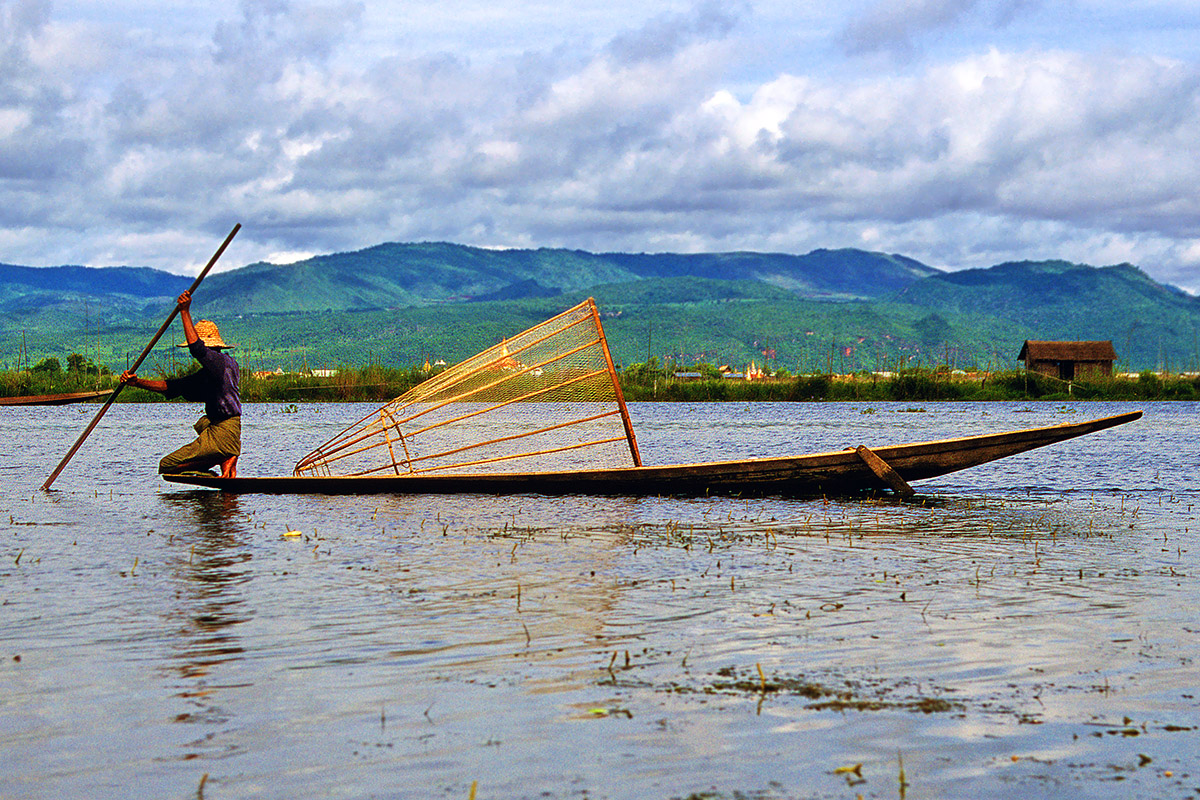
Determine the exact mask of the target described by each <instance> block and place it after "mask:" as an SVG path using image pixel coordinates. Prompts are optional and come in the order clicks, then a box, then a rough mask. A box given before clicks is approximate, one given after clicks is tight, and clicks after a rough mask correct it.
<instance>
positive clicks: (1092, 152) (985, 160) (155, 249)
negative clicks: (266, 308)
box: [0, 0, 1200, 293]
mask: <svg viewBox="0 0 1200 800" xmlns="http://www.w3.org/2000/svg"><path fill="white" fill-rule="evenodd" d="M1198 187H1200V4H1197V3H1196V2H1195V0H1063V1H1062V2H1055V1H1053V0H843V2H840V3H817V2H803V0H757V1H756V0H744V1H739V0H730V1H729V2H710V1H709V0H701V2H658V1H657V0H638V2H634V1H633V0H603V2H601V0H573V2H571V3H562V2H553V3H551V2H545V1H544V0H520V1H519V2H514V0H441V2H438V3H428V2H421V3H411V2H401V1H397V2H357V1H355V0H314V1H313V2H309V1H308V0H241V2H221V3H217V2H200V0H157V1H156V0H0V262H4V263H10V264H24V265H33V266H52V265H61V264H85V265H91V266H107V265H135V266H151V267H155V268H157V269H164V270H168V271H171V272H176V273H183V274H189V273H190V274H195V273H196V272H197V271H198V270H199V268H200V266H201V265H203V264H204V262H206V261H207V260H208V258H209V256H210V255H211V254H212V252H213V251H214V250H215V249H216V247H217V245H218V244H219V243H220V242H221V240H222V239H223V238H224V236H225V235H226V234H227V233H228V232H229V230H230V229H231V228H232V227H233V224H234V223H241V224H242V225H243V229H242V231H241V232H240V233H239V234H238V237H237V238H236V239H235V240H234V243H233V244H232V245H231V246H230V249H229V250H228V251H227V253H226V255H225V256H224V258H223V260H222V262H221V264H220V267H219V268H223V269H231V268H234V267H238V266H242V265H244V264H248V263H252V262H255V261H260V260H268V261H273V262H276V263H289V262H291V261H295V260H298V259H301V258H304V257H307V256H309V255H313V254H319V253H331V252H339V251H347V250H357V249H361V248H364V247H369V246H372V245H375V244H379V243H382V242H389V241H398V242H407V241H450V242H457V243H461V244H469V245H477V246H483V247H569V248H578V249H583V250H590V251H594V252H604V251H627V252H663V251H673V252H717V251H730V250H753V251H769V252H787V253H807V252H809V251H811V250H813V249H816V248H840V247H857V248H863V249H867V250H877V251H884V252H889V253H902V254H904V255H907V256H911V257H913V258H916V259H918V260H920V261H922V262H924V263H926V264H929V265H931V266H934V267H938V268H941V269H950V270H956V269H963V268H969V267H986V266H991V265H993V264H997V263H1001V262H1004V261H1009V260H1023V259H1048V258H1061V259H1066V260H1070V261H1076V262H1081V263H1088V264H1093V265H1097V266H1100V265H1108V264H1116V263H1122V262H1131V263H1133V264H1136V265H1138V266H1139V267H1141V268H1142V269H1144V270H1145V271H1146V272H1147V273H1149V274H1150V275H1151V276H1152V277H1154V278H1155V279H1157V280H1160V281H1163V282H1166V283H1171V284H1174V285H1176V286H1180V287H1182V288H1185V289H1187V290H1189V291H1191V292H1193V293H1200V191H1198Z"/></svg>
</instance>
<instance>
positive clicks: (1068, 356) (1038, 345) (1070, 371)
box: [1017, 339, 1117, 381]
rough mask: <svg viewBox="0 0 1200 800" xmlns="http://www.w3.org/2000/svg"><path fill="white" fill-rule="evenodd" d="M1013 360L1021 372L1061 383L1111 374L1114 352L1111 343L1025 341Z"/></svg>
mask: <svg viewBox="0 0 1200 800" xmlns="http://www.w3.org/2000/svg"><path fill="white" fill-rule="evenodd" d="M1017 358H1018V359H1019V360H1021V361H1024V362H1025V369H1027V370H1030V371H1031V372H1040V373H1042V374H1043V375H1049V376H1050V377H1052V378H1060V379H1061V380H1064V381H1070V380H1075V379H1076V378H1082V377H1086V376H1098V375H1112V374H1113V362H1114V361H1116V360H1117V351H1116V350H1114V349H1113V343H1112V342H1111V341H1103V342H1041V341H1034V340H1033V339H1026V340H1025V344H1023V345H1021V352H1020V353H1019V354H1018V355H1017Z"/></svg>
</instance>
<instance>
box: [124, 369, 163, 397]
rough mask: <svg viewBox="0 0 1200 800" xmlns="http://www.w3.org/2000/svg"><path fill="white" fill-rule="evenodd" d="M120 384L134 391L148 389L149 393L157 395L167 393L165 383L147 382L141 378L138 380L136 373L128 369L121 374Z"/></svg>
mask: <svg viewBox="0 0 1200 800" xmlns="http://www.w3.org/2000/svg"><path fill="white" fill-rule="evenodd" d="M121 383H124V384H127V385H129V386H132V387H133V388H135V389H149V390H150V391H152V392H158V393H159V394H166V393H167V382H166V381H148V380H145V379H143V378H139V377H138V376H137V373H136V372H134V371H133V370H129V369H127V370H125V371H124V372H122V373H121Z"/></svg>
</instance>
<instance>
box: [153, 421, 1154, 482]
mask: <svg viewBox="0 0 1200 800" xmlns="http://www.w3.org/2000/svg"><path fill="white" fill-rule="evenodd" d="M1141 416H1142V412H1140V411H1135V412H1131V413H1128V414H1119V415H1117V416H1112V417H1103V418H1101V419H1095V420H1090V421H1088V422H1079V423H1069V424H1066V425H1054V426H1051V427H1046V428H1031V429H1028V430H1020V431H1008V432H1004V433H993V434H984V435H981V436H967V437H962V438H956V439H941V440H938V441H931V442H917V443H913V444H899V445H889V446H886V447H879V448H876V449H874V450H873V452H874V453H875V454H876V455H877V456H879V457H880V458H881V459H883V460H884V461H885V462H886V463H887V464H888V465H890V466H891V468H892V469H894V470H895V471H896V473H898V474H899V475H900V477H901V478H902V479H903V480H905V481H909V482H911V481H917V480H923V479H927V478H935V477H938V476H940V475H946V474H948V473H951V472H957V471H959V470H962V469H967V468H969V467H974V466H978V465H980V464H985V463H987V462H989V461H995V460H996V459H998V458H1004V457H1005V456H1010V455H1015V454H1017V453H1023V452H1026V451H1028V450H1033V449H1035V448H1038V447H1045V446H1046V445H1050V444H1054V443H1056V442H1061V441H1064V440H1067V439H1073V438H1075V437H1078V436H1084V435H1086V434H1089V433H1095V432H1096V431H1101V430H1105V429H1106V428H1112V427H1114V426H1117V425H1122V424H1124V423H1127V422H1132V421H1133V420H1136V419H1138V418H1139V417H1141ZM163 478H164V479H165V480H167V481H170V482H172V483H178V484H186V485H191V486H200V487H207V488H213V489H221V490H223V491H226V492H233V493H239V494H254V493H259V494H335V495H344V494H464V493H483V494H549V495H564V494H584V495H690V496H701V495H710V494H715V495H820V494H825V495H842V494H852V493H855V492H862V491H881V490H885V489H887V488H888V485H887V483H885V482H884V480H883V479H882V478H880V477H879V476H878V475H877V474H876V473H875V472H874V471H872V469H871V468H870V467H868V465H867V464H866V462H865V461H864V460H863V458H862V457H860V456H859V454H858V453H857V452H855V451H854V450H852V449H850V450H841V451H836V452H831V453H812V454H809V455H801V456H788V457H783V458H752V459H744V460H741V461H712V462H705V463H699V464H674V465H670V466H648V467H645V466H644V467H623V468H616V469H597V470H581V471H575V472H509V473H494V474H487V475H482V474H449V475H447V474H442V475H432V474H426V475H383V476H353V477H343V476H333V477H322V476H286V477H283V476H280V477H245V478H241V477H239V478H221V477H218V476H216V475H204V474H182V475H164V476H163Z"/></svg>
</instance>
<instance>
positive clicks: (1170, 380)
mask: <svg viewBox="0 0 1200 800" xmlns="http://www.w3.org/2000/svg"><path fill="white" fill-rule="evenodd" d="M194 368H195V364H194V363H193V364H185V365H183V366H179V367H176V368H174V369H171V370H169V371H164V370H161V369H160V370H157V371H156V372H154V373H151V372H149V371H147V372H145V373H144V374H146V375H147V376H150V375H153V377H158V378H167V377H172V376H176V375H182V374H185V373H187V372H189V371H191V370H192V369H194ZM440 369H441V368H440V367H439V368H434V369H432V370H425V369H424V368H422V367H417V366H413V367H408V368H398V367H384V366H382V365H379V364H369V365H367V366H365V367H357V368H354V367H343V368H341V369H339V370H338V371H337V372H336V374H333V375H330V376H317V375H307V374H296V373H283V374H272V375H269V376H256V375H255V374H254V373H252V372H249V371H247V370H243V372H242V378H241V393H242V399H243V400H245V401H246V402H250V403H256V402H262V403H271V402H282V403H302V402H351V401H357V402H373V401H378V402H385V401H387V400H391V399H393V398H395V397H399V396H400V395H402V394H404V393H405V392H407V391H408V390H409V389H411V388H412V387H413V386H416V385H417V384H418V383H420V382H422V381H424V380H426V379H428V378H429V377H432V376H433V375H435V374H437V372H439V371H440ZM676 372H688V373H693V374H698V375H699V377H689V378H687V379H683V378H679V377H676V375H675V373H676ZM619 378H620V382H621V389H622V392H623V393H624V395H625V398H626V400H629V401H633V402H636V401H656V400H657V401H682V402H719V401H743V402H753V401H784V402H805V401H839V400H840V401H855V400H863V401H880V402H884V401H889V400H895V401H913V400H964V401H966V400H978V401H987V400H995V401H1000V400H1200V377H1198V376H1191V375H1166V376H1163V375H1159V374H1156V373H1152V372H1148V371H1147V372H1142V373H1140V374H1139V375H1137V376H1136V377H1132V378H1131V377H1120V376H1114V377H1103V376H1097V377H1092V378H1086V379H1082V380H1076V381H1072V382H1066V381H1062V380H1059V379H1057V378H1052V377H1049V376H1046V375H1042V374H1040V373H1036V372H1028V371H1026V370H1023V369H1017V370H1006V371H1001V372H986V373H980V374H976V375H973V376H969V377H964V376H963V375H961V374H955V373H954V372H953V371H952V370H950V368H949V367H946V366H941V367H936V368H933V369H921V368H918V369H906V370H901V371H898V372H895V373H887V374H880V373H871V372H859V373H853V374H850V375H832V374H804V375H792V374H791V373H789V372H788V371H787V370H779V371H777V372H776V373H775V374H774V375H773V376H772V377H770V378H767V379H764V380H753V381H747V380H740V379H730V378H726V377H723V376H722V373H721V372H720V371H719V369H718V368H717V367H715V366H713V365H711V364H695V365H692V366H691V367H688V368H686V369H672V370H667V369H665V368H664V367H663V366H662V364H660V363H659V362H658V360H657V359H654V358H652V359H650V360H649V361H648V362H646V363H639V364H631V365H629V366H628V367H627V368H625V369H623V370H621V371H620V373H619ZM116 385H117V376H116V375H115V374H113V372H112V371H111V370H110V369H109V368H108V367H107V366H105V365H99V366H97V365H96V364H93V363H92V362H91V361H90V360H89V359H86V358H84V357H83V356H81V355H79V354H78V353H73V354H71V355H70V356H68V357H67V367H66V369H63V367H62V365H61V363H60V362H59V360H58V359H57V358H44V359H42V360H41V361H39V362H38V363H37V364H35V365H34V366H33V367H31V368H30V369H28V370H21V371H7V372H0V396H3V397H13V396H22V395H26V396H27V395H43V394H60V393H68V392H80V391H91V390H103V389H112V388H114V387H115V386H116ZM120 399H121V400H122V401H127V402H163V398H162V395H159V394H156V393H154V392H147V391H143V390H136V389H130V390H126V391H123V392H122V393H121V395H120Z"/></svg>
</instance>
